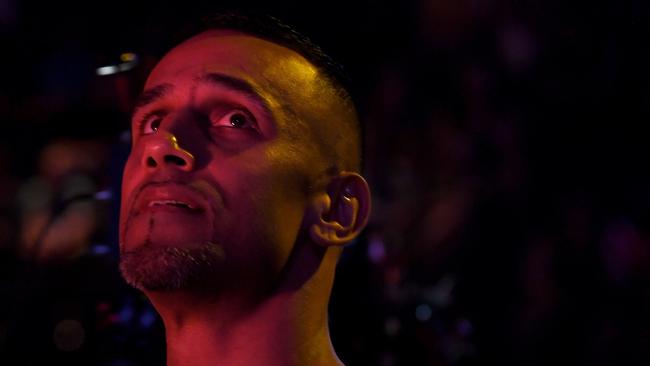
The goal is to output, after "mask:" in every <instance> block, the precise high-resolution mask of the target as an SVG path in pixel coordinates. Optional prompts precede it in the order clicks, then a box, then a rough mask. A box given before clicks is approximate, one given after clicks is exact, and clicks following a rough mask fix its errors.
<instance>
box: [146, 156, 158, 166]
mask: <svg viewBox="0 0 650 366" xmlns="http://www.w3.org/2000/svg"><path fill="white" fill-rule="evenodd" d="M157 165H158V164H156V161H155V160H154V159H153V158H152V157H151V156H150V157H148V158H147V166H148V167H150V168H155V167H156V166H157Z"/></svg>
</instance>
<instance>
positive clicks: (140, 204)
mask: <svg viewBox="0 0 650 366" xmlns="http://www.w3.org/2000/svg"><path fill="white" fill-rule="evenodd" d="M153 201H176V202H182V203H185V204H187V205H188V206H190V207H191V208H192V209H194V210H201V211H204V210H205V208H206V207H205V206H206V200H205V197H203V195H202V194H201V193H200V192H197V191H196V189H194V188H192V187H191V186H189V185H187V184H184V183H179V182H152V183H147V184H145V185H144V186H143V187H142V189H141V190H140V192H138V195H137V196H136V198H135V202H134V205H133V206H134V209H135V210H136V212H137V213H140V212H142V211H144V210H146V209H147V207H148V206H149V204H150V203H151V202H153Z"/></svg>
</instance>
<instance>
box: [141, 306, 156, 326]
mask: <svg viewBox="0 0 650 366" xmlns="http://www.w3.org/2000/svg"><path fill="white" fill-rule="evenodd" d="M155 322H156V314H154V312H153V311H152V310H149V309H147V310H145V311H144V312H142V315H140V326H141V327H142V328H143V329H149V328H151V327H152V326H153V324H154V323H155Z"/></svg>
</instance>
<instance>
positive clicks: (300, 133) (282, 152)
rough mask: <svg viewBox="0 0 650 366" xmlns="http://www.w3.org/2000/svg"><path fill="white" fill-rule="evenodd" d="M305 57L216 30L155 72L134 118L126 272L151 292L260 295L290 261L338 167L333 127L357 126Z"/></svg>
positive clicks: (125, 200)
mask: <svg viewBox="0 0 650 366" xmlns="http://www.w3.org/2000/svg"><path fill="white" fill-rule="evenodd" d="M340 104H341V103H339V102H338V100H337V97H336V96H335V94H334V93H333V92H332V90H331V87H330V86H329V84H328V83H326V82H324V81H323V78H322V76H321V74H320V72H319V71H318V70H317V69H316V68H315V67H314V66H313V65H311V64H310V63H309V62H308V61H307V60H305V59H304V58H303V57H302V56H301V55H299V54H298V53H296V52H294V51H292V50H290V49H288V48H285V47H283V46H280V45H277V44H275V43H272V42H268V41H265V40H262V39H260V38H256V37H253V36H249V35H245V34H242V33H238V32H232V31H209V32H205V33H202V34H200V35H198V36H196V37H193V38H191V39H190V40H188V41H186V42H184V43H183V44H181V45H179V46H177V47H176V48H175V49H173V50H172V51H171V52H170V53H169V54H167V55H166V56H165V57H164V58H163V59H162V60H161V62H160V63H159V64H158V65H157V66H156V68H155V69H154V70H153V72H152V73H151V75H150V77H149V79H148V80H147V83H146V85H145V90H144V92H143V96H142V98H141V100H140V102H139V105H138V107H137V108H136V110H135V112H134V114H133V119H132V134H133V145H132V151H131V154H130V156H129V158H128V161H127V163H126V166H125V169H124V178H123V182H122V203H121V212H120V253H121V264H120V266H121V270H122V273H123V275H124V277H125V278H126V280H127V281H128V282H129V283H131V284H132V285H134V286H135V287H137V288H140V289H142V290H147V291H169V290H177V289H184V288H192V287H205V286H209V287H210V288H214V287H217V288H221V289H224V290H226V291H228V290H230V291H248V292H255V291H257V292H259V291H264V290H266V289H268V287H269V286H271V285H272V284H273V283H274V281H275V280H277V278H278V276H279V274H280V273H281V271H282V269H283V267H284V266H285V264H286V263H287V260H288V258H289V255H290V253H291V252H292V249H293V247H294V244H295V243H296V240H297V238H298V237H299V235H300V234H301V233H302V230H303V228H302V224H303V218H304V216H305V210H306V207H307V206H308V204H309V202H310V198H311V194H312V191H313V185H314V183H315V182H317V181H318V180H321V179H322V178H323V177H324V175H325V172H326V171H327V170H328V168H331V167H332V164H333V162H332V161H331V160H330V159H327V158H324V157H323V154H322V151H323V146H325V145H324V144H326V143H327V140H328V138H329V137H328V136H330V135H332V134H333V132H332V131H331V130H332V126H331V124H328V119H330V118H331V117H332V116H337V115H339V116H347V114H349V111H347V109H346V108H345V107H344V106H341V105H340Z"/></svg>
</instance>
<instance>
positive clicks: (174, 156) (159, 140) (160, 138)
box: [142, 129, 195, 171]
mask: <svg viewBox="0 0 650 366" xmlns="http://www.w3.org/2000/svg"><path fill="white" fill-rule="evenodd" d="M146 139H147V140H148V141H146V143H145V147H144V149H145V151H144V154H143V155H142V166H144V167H146V168H147V169H160V168H162V167H171V168H174V169H180V170H184V171H191V170H192V169H194V164H195V158H194V156H193V155H192V154H191V153H190V152H189V151H187V150H185V149H183V148H182V147H181V146H180V145H179V143H178V139H177V138H176V136H174V134H172V133H171V132H168V131H167V130H163V129H159V130H158V131H156V132H155V133H153V134H152V135H151V136H147V137H146Z"/></svg>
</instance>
